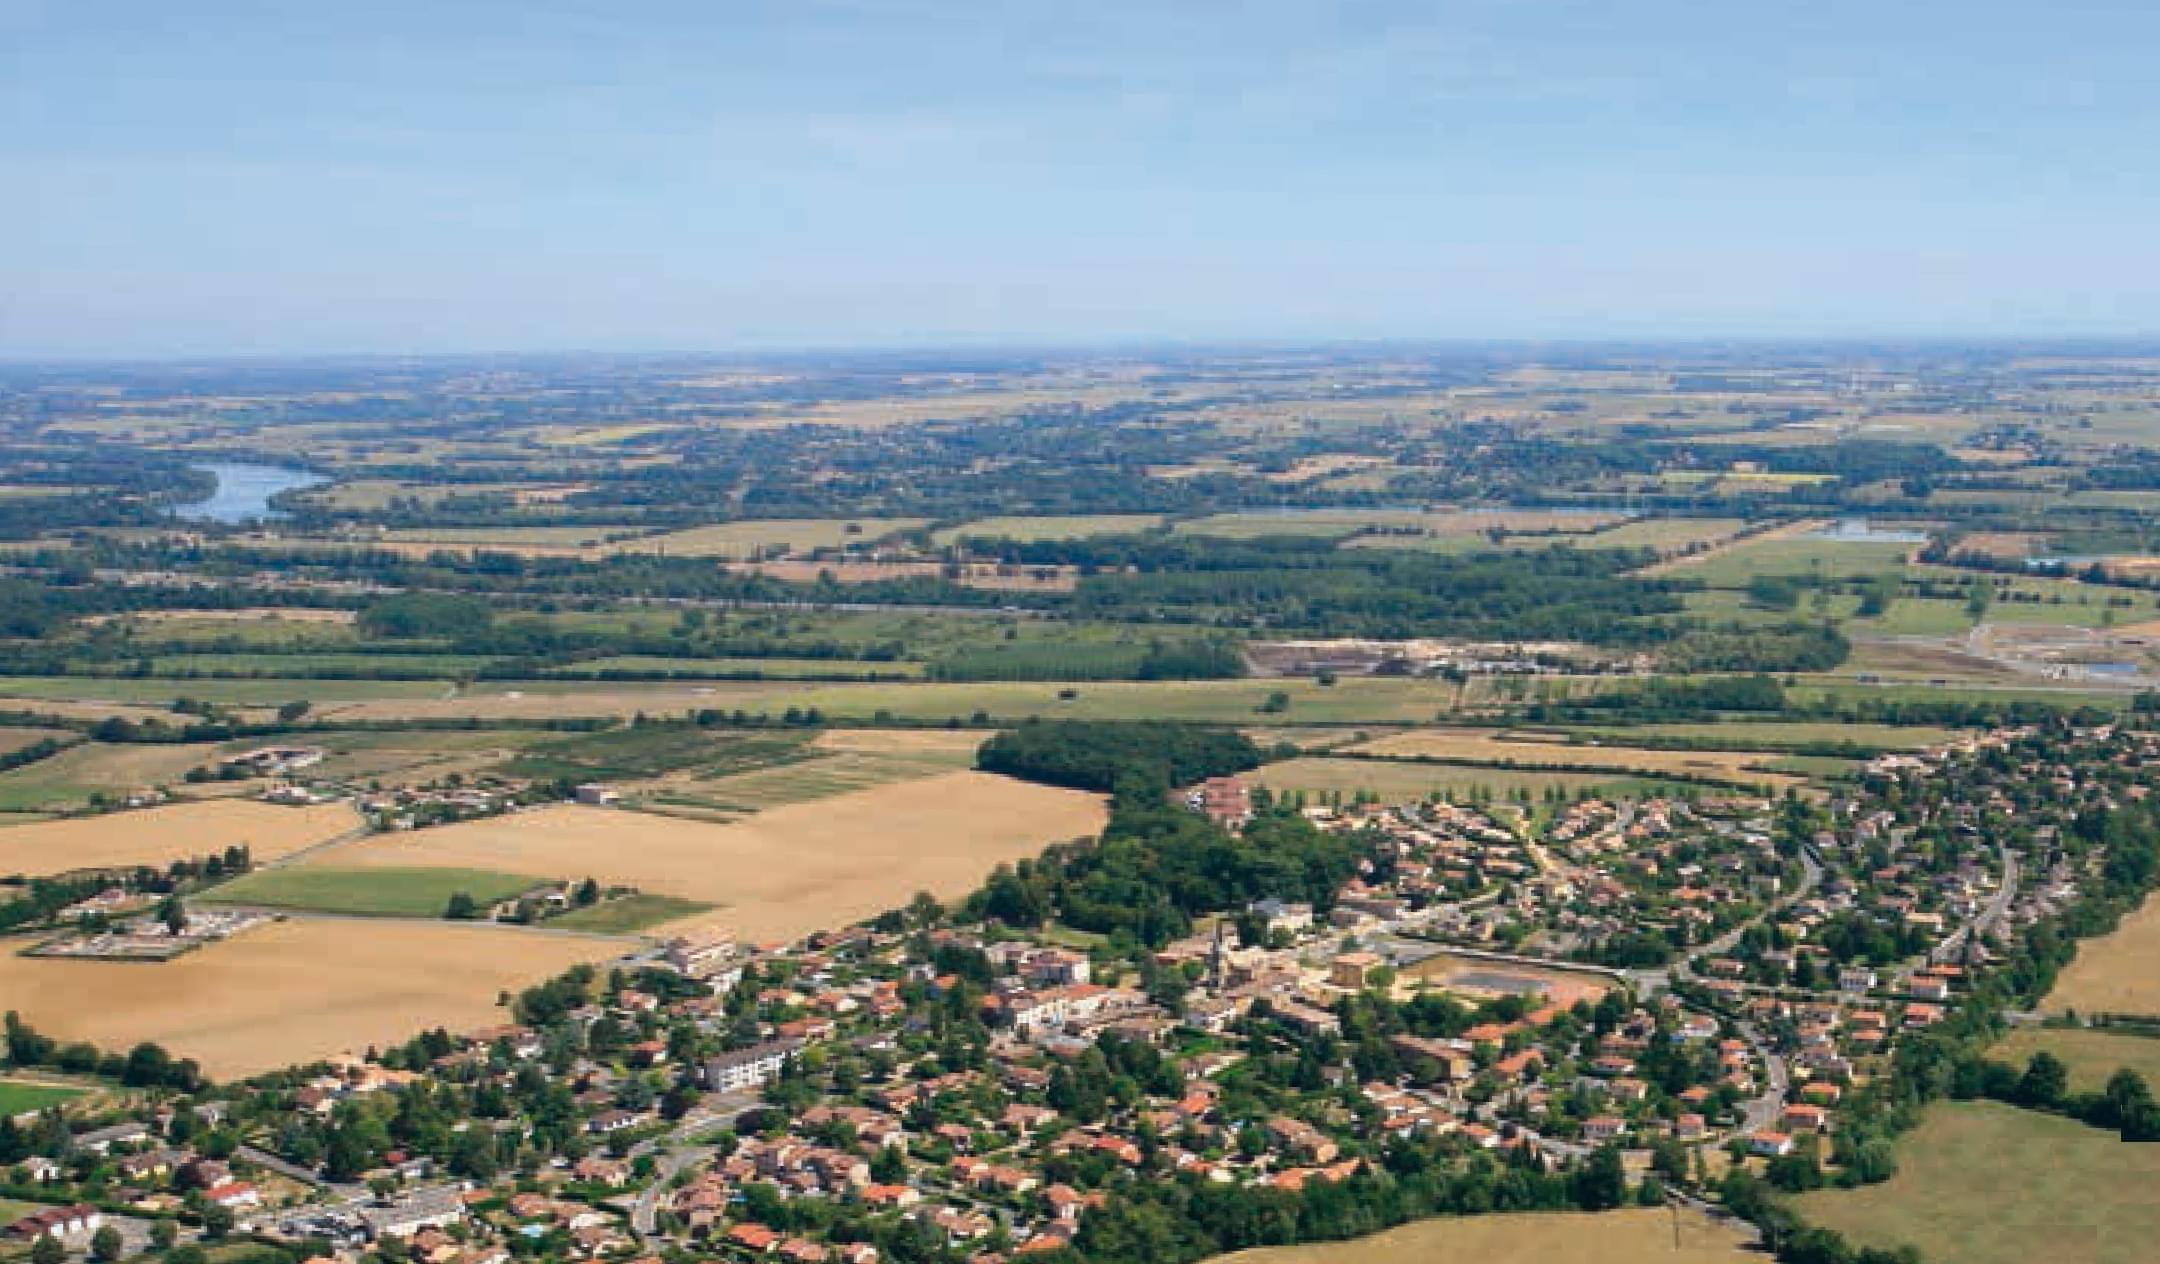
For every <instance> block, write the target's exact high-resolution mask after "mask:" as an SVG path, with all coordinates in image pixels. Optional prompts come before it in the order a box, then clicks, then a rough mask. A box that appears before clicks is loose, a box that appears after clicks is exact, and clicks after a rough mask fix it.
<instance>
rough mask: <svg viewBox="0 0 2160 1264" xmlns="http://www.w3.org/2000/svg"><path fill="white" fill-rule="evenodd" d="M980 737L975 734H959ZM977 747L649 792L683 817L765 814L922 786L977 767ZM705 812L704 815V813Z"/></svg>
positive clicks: (811, 764) (856, 756)
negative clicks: (901, 785) (907, 784)
mask: <svg viewBox="0 0 2160 1264" xmlns="http://www.w3.org/2000/svg"><path fill="white" fill-rule="evenodd" d="M960 736H964V737H977V736H978V735H976V734H972V733H964V734H960ZM975 745H976V744H975V743H970V744H969V745H967V746H966V747H964V748H955V749H949V750H938V749H929V748H926V749H920V750H913V751H907V750H892V751H874V750H832V751H827V752H822V753H820V754H819V755H818V756H817V757H816V758H813V759H810V760H807V761H805V762H802V763H797V764H790V765H787V766H785V767H777V768H759V769H752V770H750V771H748V772H740V773H734V774H731V775H728V776H722V777H709V778H704V779H700V780H695V781H688V782H679V781H669V782H663V783H661V784H659V785H657V786H654V787H651V788H650V793H651V794H652V799H651V800H650V802H651V804H652V805H653V810H655V811H664V812H667V813H669V814H670V815H683V814H684V813H680V812H678V811H676V809H678V808H689V809H692V811H691V812H690V813H688V814H689V815H708V816H709V815H711V814H714V813H718V814H720V815H723V816H725V815H732V814H740V813H744V812H761V811H764V810H766V809H768V808H776V807H781V806H784V805H786V804H790V803H807V802H810V801H812V800H816V799H829V798H832V797H834V796H835V795H842V794H850V793H853V792H855V791H858V790H867V789H869V788H871V787H873V786H884V785H892V784H895V783H897V782H904V781H917V780H920V779H922V778H924V777H936V776H942V775H943V774H946V773H952V772H959V771H961V770H962V769H965V768H969V767H972V766H973V765H974V763H975ZM699 809H702V812H700V811H699Z"/></svg>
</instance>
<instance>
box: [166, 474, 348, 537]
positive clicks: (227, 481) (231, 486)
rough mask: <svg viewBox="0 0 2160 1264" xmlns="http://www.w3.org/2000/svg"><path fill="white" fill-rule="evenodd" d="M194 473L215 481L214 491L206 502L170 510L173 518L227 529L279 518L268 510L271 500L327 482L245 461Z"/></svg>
mask: <svg viewBox="0 0 2160 1264" xmlns="http://www.w3.org/2000/svg"><path fill="white" fill-rule="evenodd" d="M195 468H196V469H199V470H202V471H205V472H206V473H209V474H211V475H213V476H215V477H216V479H217V490H216V491H214V492H211V493H210V495H209V496H208V498H206V499H203V500H197V501H191V502H189V503H188V504H184V505H175V506H173V514H174V515H175V516H176V517H181V518H187V519H190V520H191V521H195V522H222V523H226V524H228V525H230V524H237V523H242V522H248V521H251V520H253V519H258V518H276V517H279V516H280V515H279V514H278V512H277V511H276V510H274V509H272V508H270V498H271V497H272V496H275V495H277V494H278V493H279V492H287V491H292V490H294V489H296V488H301V487H319V486H321V485H322V484H324V483H327V482H329V481H330V480H329V479H327V478H324V477H323V476H322V475H320V474H310V473H308V472H307V471H306V470H295V469H288V468H287V467H285V466H282V465H253V464H249V463H247V462H244V461H231V462H224V461H221V462H215V463H212V464H208V465H198V466H196V467H195Z"/></svg>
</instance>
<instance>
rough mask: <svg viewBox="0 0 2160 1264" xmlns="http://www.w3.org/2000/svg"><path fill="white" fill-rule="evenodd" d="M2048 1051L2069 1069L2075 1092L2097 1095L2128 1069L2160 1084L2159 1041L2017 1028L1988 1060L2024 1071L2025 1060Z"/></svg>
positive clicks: (2065, 1029) (2082, 1031)
mask: <svg viewBox="0 0 2160 1264" xmlns="http://www.w3.org/2000/svg"><path fill="white" fill-rule="evenodd" d="M2043 1049H2045V1050H2047V1051H2048V1052H2049V1053H2052V1054H2054V1055H2055V1056H2056V1057H2058V1058H2061V1059H2062V1060H2063V1063H2064V1065H2066V1066H2068V1067H2069V1068H2070V1088H2071V1090H2072V1091H2074V1092H2087V1091H2090V1092H2099V1091H2100V1089H2101V1088H2102V1087H2103V1086H2104V1085H2106V1084H2107V1079H2108V1077H2109V1076H2111V1075H2113V1074H2115V1072H2116V1071H2118V1070H2120V1069H2121V1068H2123V1067H2129V1068H2130V1069H2131V1070H2133V1071H2136V1072H2137V1073H2138V1074H2140V1075H2142V1076H2144V1077H2145V1079H2146V1082H2148V1083H2153V1084H2160V1039H2154V1038H2153V1037H2151V1036H2137V1035H2130V1034H2127V1033H2124V1032H2114V1031H2105V1030H2086V1029H2080V1028H2069V1027H2017V1028H2013V1029H2012V1030H2011V1032H2010V1034H2009V1035H2007V1036H2005V1037H2003V1039H2002V1041H2001V1042H2000V1043H1998V1044H1997V1045H1996V1046H1995V1047H1994V1048H1992V1049H1990V1050H1988V1056H1989V1057H1991V1058H1995V1059H1997V1060H1999V1061H2003V1062H2008V1063H2011V1064H2012V1065H2014V1066H2018V1067H2023V1066H2024V1065H2025V1063H2026V1061H2027V1060H2028V1059H2030V1058H2031V1057H2032V1056H2033V1055H2034V1054H2036V1053H2038V1052H2040V1051H2041V1050H2043Z"/></svg>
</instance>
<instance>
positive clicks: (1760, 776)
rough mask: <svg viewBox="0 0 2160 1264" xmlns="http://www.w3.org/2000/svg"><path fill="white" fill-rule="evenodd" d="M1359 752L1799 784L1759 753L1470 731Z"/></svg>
mask: <svg viewBox="0 0 2160 1264" xmlns="http://www.w3.org/2000/svg"><path fill="white" fill-rule="evenodd" d="M1349 749H1350V750H1351V751H1354V752H1356V753H1358V754H1363V755H1387V756H1393V757H1397V758H1412V759H1417V758H1429V759H1468V760H1475V761H1477V762H1479V763H1484V764H1499V765H1506V764H1509V763H1514V764H1521V765H1529V764H1572V765H1577V766H1581V767H1585V768H1612V769H1617V770H1620V771H1623V772H1639V773H1647V774H1653V775H1655V774H1660V773H1665V774H1675V773H1676V774H1682V775H1685V776H1690V777H1711V778H1715V779H1717V780H1719V781H1728V782H1733V783H1737V784H1745V785H1751V786H1757V785H1760V786H1769V787H1771V788H1772V789H1774V790H1784V789H1785V788H1786V787H1788V786H1796V785H1799V784H1801V779H1800V778H1798V777H1790V776H1784V775H1781V774H1778V773H1773V772H1761V771H1757V770H1756V765H1759V764H1761V763H1763V762H1765V761H1766V760H1768V759H1770V758H1771V756H1770V755H1768V754H1765V753H1764V752H1761V751H1669V750H1640V749H1631V748H1629V747H1625V746H1584V745H1579V744H1573V743H1568V742H1536V741H1519V740H1509V739H1507V738H1503V737H1499V736H1497V735H1495V734H1493V733H1490V732H1480V731H1476V730H1470V729H1418V730H1414V731H1412V732H1408V733H1397V734H1393V735H1391V736H1388V737H1383V738H1380V739H1379V740H1377V741H1372V742H1366V743H1364V744H1363V745H1361V746H1353V747H1350V748H1349Z"/></svg>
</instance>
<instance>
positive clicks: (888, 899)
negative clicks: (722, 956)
mask: <svg viewBox="0 0 2160 1264" xmlns="http://www.w3.org/2000/svg"><path fill="white" fill-rule="evenodd" d="M1103 820H1104V811H1103V805H1102V802H1101V800H1100V799H1098V798H1096V797H1095V796H1093V795H1087V794H1081V793H1078V792H1076V791H1070V790H1055V789H1051V788H1049V787H1045V786H1035V785H1028V784H1026V783H1024V782H1018V781H1011V780H1007V779H1006V778H1003V777H994V776H990V775H988V774H986V773H974V772H954V773H948V774H945V775H943V776H935V777H928V778H924V779H921V780H915V781H908V782H904V783H900V784H896V785H887V786H880V787H878V788H876V789H871V790H862V791H856V792H854V793H850V794H842V795H839V796H837V797H834V798H829V799H824V800H822V801H820V802H817V803H806V804H798V805H794V806H789V807H780V808H775V809H774V810H772V811H770V812H765V813H761V814H760V815H758V816H756V817H754V818H752V819H750V820H747V821H741V822H737V823H734V824H728V825H713V824H707V823H704V822H699V821H686V820H676V819H671V818H667V817H661V816H654V815H649V814H646V813H641V812H631V811H620V810H610V809H602V808H580V807H560V808H548V809H545V810H542V811H537V812H521V813H517V814H515V815H511V816H504V817H495V818H492V819H489V820H483V821H469V822H465V823H463V824H459V825H450V826H444V827H441V828H438V829H430V830H421V831H418V832H416V833H411V834H399V835H377V836H375V837H372V838H368V839H364V840H361V841H359V842H355V843H351V844H347V845H345V846H341V847H338V848H336V849H334V850H333V851H331V852H329V853H327V854H326V855H325V857H324V858H323V859H322V860H321V861H320V862H319V863H321V864H324V865H332V866H336V867H338V868H352V867H366V866H389V867H394V868H413V867H446V866H447V867H453V868H464V869H481V870H493V871H497V872H511V873H516V872H524V873H543V874H564V875H568V874H578V875H590V876H592V877H595V878H598V879H599V880H600V881H601V882H603V883H612V884H620V885H623V886H632V887H636V888H637V889H638V890H640V891H644V892H647V893H650V894H655V895H670V896H675V897H677V898H681V899H689V900H697V901H700V902H703V903H707V904H714V905H718V906H720V911H719V912H717V913H715V914H713V915H712V916H711V917H709V918H706V919H701V920H708V921H711V922H714V923H717V924H721V925H725V926H727V927H728V928H730V929H731V930H733V931H734V932H735V933H736V934H738V935H740V936H742V937H744V938H746V939H751V940H761V941H762V940H771V939H792V938H795V937H797V936H800V935H803V934H807V933H808V932H810V931H812V930H816V929H819V928H822V927H828V926H839V925H844V924H846V923H848V922H851V921H856V920H859V919H862V918H867V917H871V916H874V915H876V914H878V913H881V912H884V911H885V910H886V909H889V908H893V907H897V906H899V905H901V904H904V903H906V902H907V900H908V897H910V896H911V895H913V894H914V893H915V892H916V891H918V890H928V891H931V892H933V893H934V894H938V895H940V896H947V897H950V896H957V895H961V894H964V893H966V892H967V891H970V890H972V889H974V887H975V886H976V885H977V884H978V883H979V882H980V881H981V880H982V879H983V878H984V877H985V876H986V875H987V874H988V873H989V872H990V869H991V867H992V866H994V865H996V864H997V863H998V862H999V861H1011V860H1019V859H1022V858H1024V857H1028V856H1034V855H1036V854H1038V853H1039V852H1041V851H1042V849H1043V848H1044V847H1045V846H1047V845H1049V844H1051V843H1055V842H1062V841H1064V840H1066V839H1071V838H1077V837H1081V836H1084V835H1088V834H1092V833H1094V832H1095V831H1097V830H1098V829H1100V828H1101V827H1102V823H1103ZM310 863H317V862H310Z"/></svg>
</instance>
